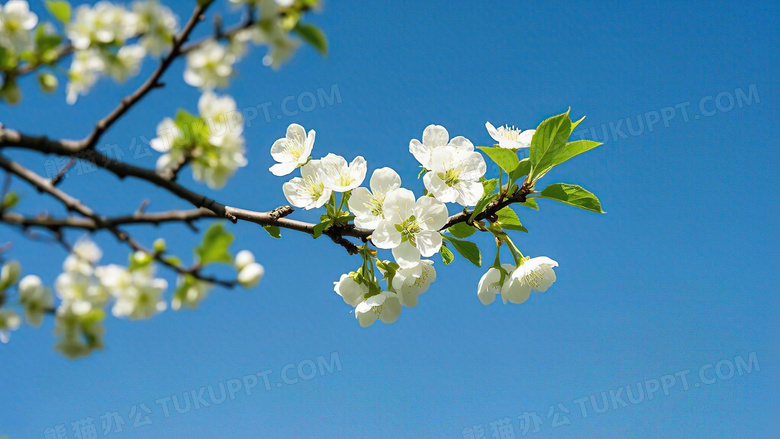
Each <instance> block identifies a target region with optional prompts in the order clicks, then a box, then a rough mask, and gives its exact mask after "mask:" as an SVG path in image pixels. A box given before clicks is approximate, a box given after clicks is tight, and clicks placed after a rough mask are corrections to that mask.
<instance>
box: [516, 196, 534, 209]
mask: <svg viewBox="0 0 780 439" xmlns="http://www.w3.org/2000/svg"><path fill="white" fill-rule="evenodd" d="M518 204H520V205H521V206H525V207H530V208H531V209H533V210H539V205H538V204H536V200H535V199H533V198H526V200H525V203H518Z"/></svg>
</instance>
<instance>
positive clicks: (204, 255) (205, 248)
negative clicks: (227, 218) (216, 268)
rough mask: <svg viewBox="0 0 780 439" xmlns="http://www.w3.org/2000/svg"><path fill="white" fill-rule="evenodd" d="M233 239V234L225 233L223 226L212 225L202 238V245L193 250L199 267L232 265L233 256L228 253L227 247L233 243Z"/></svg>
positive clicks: (218, 224)
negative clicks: (216, 264) (211, 264)
mask: <svg viewBox="0 0 780 439" xmlns="http://www.w3.org/2000/svg"><path fill="white" fill-rule="evenodd" d="M233 239H234V236H233V234H232V233H230V232H226V231H225V225H224V224H222V223H214V224H212V225H211V227H209V229H208V230H206V234H205V235H204V236H203V243H202V244H201V245H200V247H196V248H195V254H196V255H197V256H198V263H199V264H200V265H206V264H210V263H212V262H216V263H223V264H232V263H233V256H231V255H230V253H229V252H228V247H230V244H232V243H233Z"/></svg>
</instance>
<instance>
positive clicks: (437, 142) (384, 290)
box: [269, 122, 558, 326]
mask: <svg viewBox="0 0 780 439" xmlns="http://www.w3.org/2000/svg"><path fill="white" fill-rule="evenodd" d="M486 128H487V129H488V133H489V134H490V135H491V136H492V137H493V138H494V139H495V140H496V142H498V143H497V145H496V148H500V149H505V150H507V151H511V152H512V153H513V154H514V153H516V152H517V151H518V150H519V149H521V148H528V147H529V146H530V139H531V138H532V137H533V135H534V132H535V131H534V130H526V131H521V130H517V129H515V128H509V127H501V128H499V129H496V128H495V127H494V126H493V125H492V124H490V123H489V122H488V123H487V124H486ZM315 134H316V133H315V131H314V130H310V131H308V132H306V130H305V129H304V128H303V127H302V126H300V125H298V124H292V125H290V126H289V127H288V128H287V133H286V136H285V137H283V138H280V139H278V140H276V141H275V142H274V143H273V145H272V146H271V156H272V157H273V159H274V161H276V162H277V163H276V164H275V165H273V166H272V167H271V168H270V169H269V170H270V171H271V173H273V174H274V175H276V176H285V175H289V174H290V173H292V172H293V171H294V170H296V169H298V168H300V176H297V177H294V178H292V179H291V180H289V181H288V182H286V183H284V184H283V185H282V191H283V193H284V196H285V197H286V198H287V201H288V202H289V203H290V204H291V205H293V206H295V207H300V208H304V209H306V210H309V209H316V208H321V207H323V206H325V207H326V208H327V209H326V210H327V214H325V215H322V216H321V219H322V222H321V223H320V224H319V225H318V226H317V227H315V237H316V236H317V234H319V233H323V232H325V231H328V230H335V232H334V233H338V229H339V228H341V229H342V230H343V229H344V228H345V227H347V226H348V223H349V221H354V227H357V228H360V229H363V230H368V231H370V237H369V238H368V242H370V243H371V244H373V246H375V247H376V249H377V250H374V249H370V248H369V244H368V243H366V245H364V246H363V247H361V248H360V254H361V255H362V257H363V264H362V266H361V267H360V269H358V270H356V271H353V272H350V273H348V274H344V275H342V276H341V278H340V279H339V280H338V281H337V282H335V283H334V290H335V292H336V293H337V294H338V295H339V296H341V297H342V299H343V300H344V302H345V303H347V304H349V305H350V306H352V307H353V308H354V313H355V316H356V318H357V320H358V322H359V324H360V325H361V326H369V325H371V324H372V323H374V322H375V321H376V320H381V321H382V322H385V323H392V322H395V321H396V320H397V319H398V317H399V315H400V313H401V310H402V309H403V308H404V307H409V308H412V307H415V306H417V303H418V300H419V299H418V297H419V296H420V295H421V294H423V293H425V292H426V291H427V290H428V289H429V287H430V285H431V284H432V283H433V282H434V281H435V280H436V276H437V274H436V269H435V268H434V263H433V261H432V260H431V259H427V258H431V257H433V256H434V255H436V254H437V253H440V252H442V253H443V252H444V251H443V250H442V247H443V245H444V239H447V240H453V241H454V238H453V237H452V236H447V235H443V232H444V231H445V230H446V226H447V223H448V220H449V219H450V217H449V213H448V209H447V203H457V204H459V205H460V206H462V207H464V208H466V207H470V206H476V205H477V204H478V203H480V201H481V200H482V199H483V198H484V197H485V196H486V195H490V194H486V191H487V190H486V184H485V182H486V181H487V180H486V179H485V177H484V176H485V173H486V172H487V164H486V162H485V158H484V157H483V156H482V154H480V153H479V152H478V151H476V150H475V147H474V145H473V144H472V142H471V141H469V140H468V139H467V138H465V137H463V136H457V137H453V138H450V135H449V133H448V132H447V130H446V129H445V128H444V127H442V126H439V125H429V126H428V127H426V128H425V130H424V131H423V135H422V140H421V141H420V140H417V139H413V140H411V141H410V143H409V152H410V153H411V154H412V156H413V157H414V158H415V159H416V160H417V161H418V162H419V163H420V166H421V168H422V171H421V173H420V175H421V176H422V180H423V183H424V186H425V193H424V194H423V195H422V196H420V197H416V196H415V194H414V193H413V192H412V191H411V190H409V189H406V188H403V187H402V182H401V177H400V176H399V175H398V173H397V172H396V171H394V170H393V169H391V168H387V167H384V168H379V169H376V170H375V171H374V172H373V174H372V175H371V179H370V180H369V184H368V187H362V186H361V185H362V184H363V182H364V180H365V178H366V174H367V163H366V160H365V159H364V158H363V157H361V156H358V157H356V158H355V159H354V160H352V162H351V163H348V162H347V160H346V159H345V158H343V157H341V156H338V155H335V154H333V153H329V154H327V155H326V156H325V157H322V158H320V159H313V158H312V157H311V154H312V151H313V148H314V141H315ZM507 189H508V188H507ZM337 194H338V196H339V197H340V201H338V202H337V198H336V197H337ZM345 207H346V208H347V209H348V210H349V212H344V211H342V209H344V208H345ZM482 207H483V208H484V207H485V206H482ZM518 224H519V223H518ZM484 231H491V232H493V233H494V234H495V235H496V239H497V240H499V242H507V244H508V245H510V247H511V249H512V254H513V257H514V259H515V264H514V265H512V264H501V263H500V260H499V258H498V255H497V257H496V264H495V265H494V266H493V267H491V268H490V269H489V270H488V272H487V273H486V274H485V275H484V277H483V278H482V280H481V281H480V283H479V286H478V294H477V296H478V298H479V300H480V301H481V302H482V303H484V304H486V305H487V304H489V303H491V302H493V300H495V296H496V294H501V295H502V299H503V301H504V303H507V301H509V302H512V303H522V302H524V301H525V300H526V299H528V297H529V295H530V291H531V289H534V290H537V291H540V292H543V291H546V290H547V288H549V287H550V285H552V283H553V282H554V281H555V274H554V272H553V271H552V267H555V266H557V265H558V264H557V263H556V262H555V261H553V260H551V259H549V258H546V257H540V258H533V259H530V258H527V257H524V256H522V255H521V254H520V253H519V250H517V249H516V247H515V246H514V244H513V243H512V242H511V240H510V239H509V237H508V236H507V235H506V234H505V233H504V232H503V231H501V230H500V228H497V227H495V226H491V228H490V229H488V228H485V230H484ZM455 247H456V249H457V248H458V247H457V246H455ZM378 250H390V251H391V253H392V256H393V260H392V261H391V260H382V259H380V258H378V257H377V254H378ZM446 252H447V253H449V254H451V253H450V252H449V250H446ZM443 255H444V253H443ZM443 259H445V263H448V261H447V260H446V258H445V257H444V256H443ZM376 270H378V271H379V274H381V276H382V279H381V280H382V281H386V286H384V287H383V286H381V285H380V280H379V279H378V278H377V276H376V273H375V272H376Z"/></svg>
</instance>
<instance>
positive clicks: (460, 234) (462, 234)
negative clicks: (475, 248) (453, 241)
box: [447, 223, 476, 238]
mask: <svg viewBox="0 0 780 439" xmlns="http://www.w3.org/2000/svg"><path fill="white" fill-rule="evenodd" d="M447 231H448V232H450V234H452V236H454V237H456V238H468V237H469V236H471V235H473V234H474V232H476V230H475V229H474V227H471V226H470V225H468V224H466V223H455V224H453V225H452V226H451V227H449V228H448V229H447Z"/></svg>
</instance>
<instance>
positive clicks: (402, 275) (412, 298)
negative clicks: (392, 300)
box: [393, 259, 436, 308]
mask: <svg viewBox="0 0 780 439" xmlns="http://www.w3.org/2000/svg"><path fill="white" fill-rule="evenodd" d="M434 281H436V269H435V268H433V261H431V260H428V259H424V260H421V261H420V263H419V264H417V265H416V266H414V267H408V268H400V269H398V271H396V273H395V276H394V277H393V289H394V290H395V291H396V292H397V293H398V299H399V300H400V301H401V305H403V306H406V307H409V308H414V307H415V306H417V300H418V296H419V295H420V294H422V293H424V292H426V291H428V288H430V286H431V284H432V283H433V282H434Z"/></svg>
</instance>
